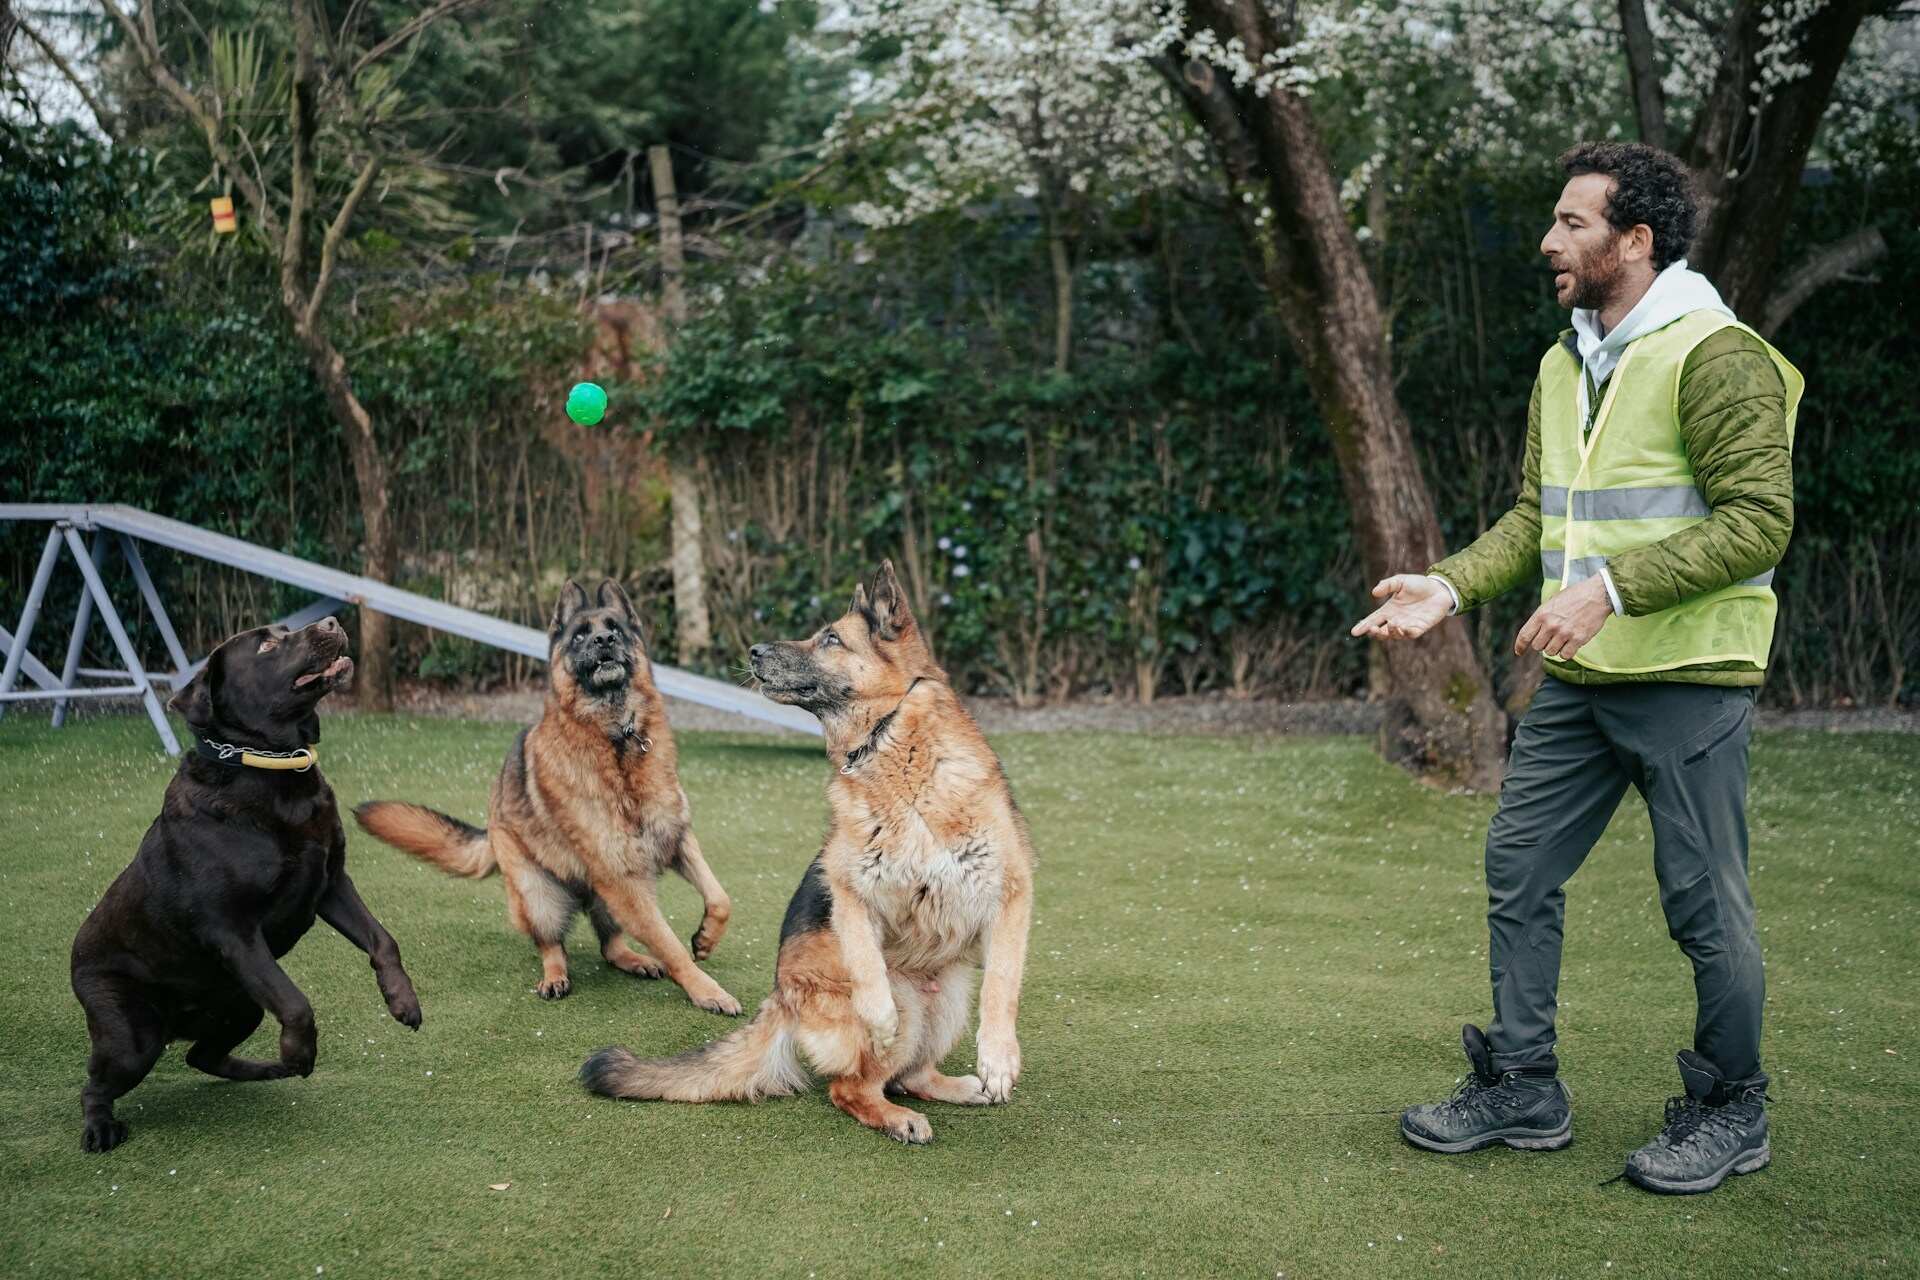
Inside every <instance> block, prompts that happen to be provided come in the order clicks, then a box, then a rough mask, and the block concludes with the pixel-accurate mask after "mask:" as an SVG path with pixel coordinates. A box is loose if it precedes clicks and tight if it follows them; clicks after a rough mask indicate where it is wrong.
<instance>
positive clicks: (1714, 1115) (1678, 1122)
mask: <svg viewBox="0 0 1920 1280" xmlns="http://www.w3.org/2000/svg"><path fill="white" fill-rule="evenodd" d="M1771 1101H1772V1099H1771V1098H1769V1097H1768V1096H1767V1094H1766V1093H1764V1092H1762V1091H1760V1090H1758V1089H1750V1090H1746V1091H1744V1092H1742V1093H1740V1094H1739V1095H1738V1096H1735V1097H1731V1098H1728V1099H1727V1100H1726V1101H1724V1102H1722V1103H1720V1104H1718V1105H1714V1104H1712V1103H1709V1102H1708V1101H1706V1099H1704V1098H1696V1097H1694V1096H1693V1095H1692V1094H1690V1093H1685V1094H1681V1095H1680V1096H1679V1097H1677V1098H1668V1099H1667V1114H1666V1124H1665V1126H1664V1127H1663V1128H1662V1129H1661V1131H1660V1137H1661V1139H1662V1140H1663V1141H1664V1142H1665V1143H1666V1144H1667V1145H1668V1146H1669V1147H1674V1148H1679V1147H1684V1146H1686V1145H1687V1144H1688V1143H1689V1142H1692V1141H1693V1140H1694V1138H1695V1137H1696V1136H1697V1135H1699V1134H1700V1133H1701V1132H1702V1131H1703V1130H1710V1129H1720V1130H1726V1131H1729V1132H1730V1131H1732V1129H1733V1128H1734V1124H1735V1121H1734V1117H1733V1116H1732V1115H1731V1114H1730V1109H1731V1108H1732V1107H1733V1105H1734V1104H1735V1103H1740V1102H1756V1103H1758V1102H1771Z"/></svg>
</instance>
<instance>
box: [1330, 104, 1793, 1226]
mask: <svg viewBox="0 0 1920 1280" xmlns="http://www.w3.org/2000/svg"><path fill="white" fill-rule="evenodd" d="M1561 164H1562V166H1563V167H1564V168H1565V170H1566V173H1567V175H1568V181H1567V184H1566V187H1565V190H1564V191H1562V193H1561V196H1560V200H1559V203H1558V205H1556V207H1555V209H1554V219H1553V227H1552V229H1551V230H1550V231H1548V232H1547V234H1546V237H1545V239H1543V240H1542V241H1541V242H1540V251H1541V252H1542V253H1543V254H1545V255H1546V258H1547V261H1548V263H1549V264H1550V265H1551V266H1552V268H1553V271H1554V291H1555V295H1556V297H1557V298H1558V300H1559V302H1560V304H1561V305H1562V306H1565V307H1570V308H1572V310H1573V328H1572V329H1571V330H1569V331H1567V332H1565V333H1563V334H1562V335H1561V338H1560V341H1559V342H1557V343H1555V344H1554V346H1553V347H1552V348H1551V349H1550V350H1549V351H1548V352H1547V353H1546V355H1545V356H1544V357H1542V359H1541V362H1540V372H1539V376H1538V378H1537V380H1536V381H1535V383H1534V387H1533V400H1532V404H1531V406H1530V407H1529V410H1528V415H1527V418H1528V421H1527V450H1526V464H1525V479H1524V481H1523V482H1522V487H1521V491H1520V496H1519V500H1518V501H1517V502H1516V503H1515V504H1514V507H1513V510H1511V511H1509V512H1508V513H1507V514H1506V515H1504V516H1502V517H1501V518H1500V520H1499V522H1498V523H1496V524H1495V525H1494V527H1493V528H1492V529H1490V530H1488V531H1487V532H1486V533H1484V534H1482V535H1481V537H1480V538H1479V540H1478V541H1476V542H1475V543H1474V544H1473V545H1472V546H1470V547H1468V548H1467V549H1466V550H1465V551H1463V552H1461V553H1459V554H1458V555H1455V556H1451V557H1449V558H1448V559H1446V560H1443V561H1441V562H1440V563H1439V564H1437V565H1434V566H1433V567H1432V568H1431V569H1430V570H1429V571H1428V572H1427V573H1426V574H1403V575H1396V576H1394V577H1390V578H1388V579H1386V580H1385V581H1384V582H1382V583H1380V584H1379V585H1378V586H1377V587H1375V588H1374V590H1373V594H1374V596H1375V597H1376V598H1381V599H1384V600H1385V603H1384V604H1383V605H1382V606H1381V607H1380V608H1379V609H1377V610H1375V611H1374V612H1373V613H1372V614H1370V615H1368V616H1367V617H1366V618H1365V619H1364V620H1363V621H1361V622H1360V623H1358V624H1357V625H1356V626H1355V627H1354V628H1353V634H1354V635H1356V636H1377V637H1379V638H1380V639H1382V640H1384V641H1404V640H1412V639H1415V638H1417V637H1419V636H1421V635H1423V634H1425V633H1426V632H1427V631H1429V630H1430V629H1432V628H1433V627H1434V626H1435V625H1436V624H1438V623H1439V622H1440V621H1441V620H1442V619H1443V618H1445V617H1447V616H1448V615H1449V614H1452V613H1455V612H1458V611H1461V610H1466V609H1472V608H1474V607H1476V606H1478V605H1481V604H1484V603H1485V602H1487V601H1488V600H1491V599H1493V598H1494V597H1495V596H1498V595H1500V594H1501V593H1502V592H1505V591H1507V590H1509V589H1511V588H1513V587H1516V586H1519V585H1521V584H1522V583H1523V582H1527V581H1530V580H1531V579H1532V578H1533V577H1534V576H1535V575H1536V574H1538V575H1540V576H1542V577H1544V579H1545V586H1544V588H1543V590H1542V591H1541V596H1540V599H1541V603H1540V607H1539V608H1538V609H1537V610H1535V612H1534V614H1533V616H1532V617H1531V618H1529V619H1528V621H1527V623H1526V625H1525V626H1523V627H1522V628H1521V630H1520V633H1519V636H1518V637H1517V638H1516V640H1515V642H1514V653H1515V654H1523V653H1525V652H1527V651H1528V650H1536V651H1539V652H1541V653H1543V654H1544V655H1545V660H1546V672H1547V678H1546V679H1545V680H1543V681H1542V682H1541V686H1540V690H1539V692H1538V693H1537V694H1536V695H1535V696H1534V699H1533V703H1532V705H1531V707H1530V708H1529V709H1528V711H1527V714H1526V716H1525V717H1524V718H1523V719H1522V720H1521V722H1520V727H1519V730H1518V732H1517V733H1516V735H1515V737H1514V742H1513V755H1512V760H1511V762H1510V763H1509V766H1508V772H1507V777H1506V781H1505V783H1504V785H1503V786H1502V787H1501V791H1500V807H1499V811H1498V812H1497V813H1496V815H1495V816H1494V819H1493V823H1492V825H1491V827H1490V828H1489V829H1488V832H1487V861H1486V866H1487V897H1488V909H1487V927H1488V933H1489V948H1488V959H1489V962H1490V965H1491V969H1492V977H1493V1021H1492V1023H1491V1024H1489V1025H1488V1027H1487V1029H1486V1030H1485V1032H1482V1031H1481V1030H1480V1029H1479V1028H1478V1027H1473V1026H1468V1027H1466V1028H1465V1029H1464V1030H1463V1033H1462V1035H1463V1039H1464V1040H1465V1043H1466V1051H1467V1058H1468V1060H1469V1062H1470V1064H1471V1066H1472V1071H1471V1074H1470V1075H1469V1076H1468V1078H1467V1079H1466V1080H1465V1081H1464V1082H1463V1083H1462V1085H1461V1086H1460V1089H1459V1091H1458V1092H1456V1093H1455V1095H1454V1096H1453V1097H1452V1098H1451V1099H1449V1100H1447V1101H1445V1102H1440V1103H1435V1104H1432V1105H1428V1106H1418V1107H1413V1108H1410V1109H1409V1110H1408V1111H1407V1112H1406V1113H1405V1115H1403V1116H1402V1117H1401V1121H1400V1130H1401V1133H1402V1134H1403V1135H1404V1136H1405V1137H1406V1139H1407V1141H1409V1142H1411V1143H1413V1144H1414V1145H1416V1146H1419V1147H1423V1148H1425V1149H1427V1150H1429V1151H1440V1152H1461V1151H1472V1150H1476V1149H1478V1148H1480V1147H1485V1146H1490V1145H1492V1144H1493V1143H1496V1142H1504V1143H1506V1144H1507V1145H1508V1146H1510V1147H1518V1148H1521V1149H1526V1150H1548V1151H1551V1150H1558V1149H1560V1148H1562V1147H1565V1146H1566V1145H1567V1144H1568V1143H1570V1142H1572V1141H1573V1113H1572V1105H1571V1100H1570V1098H1569V1095H1568V1093H1567V1090H1566V1087H1565V1086H1564V1085H1563V1084H1561V1083H1560V1081H1559V1080H1558V1078H1557V1073H1558V1070H1559V1062H1558V1060H1557V1059H1556V1057H1555V1056H1554V1010H1555V1005H1556V991H1557V989H1558V985H1559V978H1560V943H1561V926H1562V923H1563V919H1564V916H1565V906H1566V895H1565V892H1564V890H1563V886H1564V885H1565V884H1566V882H1567V879H1568V878H1569V877H1570V876H1572V875H1573V873H1574V872H1575V871H1576V870H1578V869H1579V866H1580V864H1581V862H1582V861H1583V860H1584V859H1585V858H1586V856H1587V854H1588V852H1589V851H1590V850H1591V849H1592V847H1593V845H1594V842H1595V841H1596V840H1598V839H1599V837H1600V834H1601V832H1602V831H1603V830H1605V828H1606V825H1607V821H1608V819H1609V818H1611V817H1612V815H1613V812H1614V809H1615V808H1616V807H1617V806H1618V805H1619V802H1620V799H1621V797H1622V795H1624V794H1625V792H1626V789H1627V787H1628V786H1629V785H1632V786H1634V787H1636V788H1638V789H1639V791H1640V794H1641V795H1642V796H1644V797H1645V798H1646V801H1647V808H1648V810H1649V812H1650V815H1651V818H1652V823H1653V833H1654V873H1655V875H1656V876H1657V878H1658V880H1659V884H1660V904H1661V907H1662V908H1663V909H1664V911H1665V912H1666V917H1667V929H1668V932H1669V933H1670V934H1671V935H1672V937H1673V938H1674V940H1675V941H1676V942H1678V943H1679V944H1680V948H1681V950H1682V951H1684V952H1685V953H1686V955H1687V958H1688V959H1689V960H1691V961H1692V962H1693V973H1694V989H1695V995H1696V997H1697V1000H1698V1014H1697V1017H1696V1020H1695V1023H1694V1042H1693V1048H1692V1049H1690V1050H1685V1051H1682V1052H1681V1053H1680V1055H1679V1062H1680V1075H1681V1080H1682V1082H1683V1084H1684V1086H1685V1093H1683V1094H1682V1095H1681V1096H1679V1097H1677V1098H1674V1099H1672V1100H1671V1101H1669V1103H1668V1104H1667V1111H1666V1123H1665V1126H1664V1128H1663V1129H1662V1130H1661V1132H1660V1134H1659V1136H1658V1137H1656V1138H1655V1139H1654V1140H1653V1141H1652V1142H1650V1143H1648V1144H1647V1145H1646V1146H1644V1147H1642V1148H1640V1149H1639V1150H1638V1151H1635V1152H1634V1153H1633V1154H1632V1155H1630V1156H1629V1157H1628V1158H1627V1167H1626V1176H1627V1177H1628V1178H1630V1179H1632V1180H1633V1181H1634V1182H1636V1183H1638V1184H1639V1185H1641V1186H1643V1187H1646V1188H1649V1189H1651V1190H1655V1191H1664V1192H1675V1193H1679V1192H1697V1191H1711V1190H1712V1189H1713V1188H1715V1187H1717V1186H1719V1185H1720V1184H1721V1182H1723V1181H1725V1179H1726V1178H1727V1176H1728V1174H1729V1173H1750V1172H1753V1171H1754V1170H1756V1169H1759V1168H1761V1167H1762V1166H1764V1165H1765V1164H1767V1163H1768V1161H1769V1160H1770V1159H1771V1157H1772V1152H1771V1148H1770V1147H1769V1145H1768V1141H1767V1116H1766V1110H1765V1107H1764V1105H1763V1104H1764V1103H1765V1101H1766V1087H1767V1077H1766V1075H1765V1074H1764V1073H1763V1072H1762V1071H1761V1069H1760V1015H1761V1006H1762V1003H1763V1001H1764V998H1765V997H1764V975H1763V973H1762V969H1761V961H1760V946H1759V941H1758V939H1757V938H1756V936H1755V933H1754V923H1753V900H1752V898H1751V896H1750V894H1749V893H1748V888H1747V825H1746V791H1747V740H1748V735H1749V732H1750V731H1751V728H1752V718H1753V700H1754V697H1755V693H1756V690H1757V689H1758V687H1759V685H1760V683H1761V681H1762V680H1763V679H1764V677H1765V673H1766V667H1767V655H1768V650H1769V648H1770V646H1771V644H1772V638H1773V623H1774V613H1775V609H1776V602H1775V599H1774V594H1773V591H1772V589H1771V586H1770V584H1771V582H1772V580H1773V570H1774V566H1775V565H1776V564H1778V563H1779V561H1780V557H1781V555H1782V553H1784V552H1785V550H1786V547H1787V539H1788V536H1789V535H1790V534H1791V532H1792V529H1793V459H1792V442H1793V424H1794V417H1795V411H1796V409H1797V407H1798V405H1799V400H1800V392H1801V387H1802V385H1803V383H1802V380H1801V377H1800V375H1799V373H1798V372H1797V371H1796V370H1795V369H1794V368H1793V366H1792V365H1790V364H1788V363H1787V362H1786V360H1785V359H1783V358H1782V357H1781V356H1780V354H1779V353H1778V352H1776V351H1775V350H1774V349H1773V348H1772V347H1770V346H1769V345H1767V343H1765V342H1764V341H1762V340H1761V339H1760V338H1759V337H1758V336H1757V335H1756V334H1754V333H1753V331H1752V330H1750V329H1748V328H1746V327H1745V326H1743V325H1740V324H1739V323H1737V322H1736V321H1735V320H1734V318H1733V313H1732V312H1731V311H1730V310H1728V308H1727V306H1726V304H1725V303H1723V302H1722V301H1721V299H1720V295H1719V293H1718V292H1717V291H1716V290H1715V289H1714V287H1713V286H1712V285H1711V284H1710V283H1708V281H1707V280H1706V278H1705V277H1704V276H1701V275H1700V274H1699V273H1697V272H1693V271H1689V270H1688V269H1687V264H1686V259H1685V254H1686V250H1687V246H1688V243H1689V242H1690V240H1691V239H1692V236H1693V230H1694V224H1695V222H1696V219H1697V211H1696V207H1695V203H1694V199H1693V196H1692V193H1691V184H1690V182H1689V179H1688V175H1687V172H1686V170H1685V168H1684V167H1683V166H1682V165H1681V164H1680V162H1679V161H1678V160H1676V159H1674V157H1672V156H1670V155H1668V154H1666V153H1665V152H1663V151H1659V150H1656V149H1654V148H1652V147H1648V146H1644V145H1641V144H1638V143H1612V142H1604V143H1585V144H1582V145H1580V146H1577V147H1575V148H1573V149H1572V150H1571V151H1568V152H1567V153H1566V154H1565V155H1564V156H1562V157H1561Z"/></svg>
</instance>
